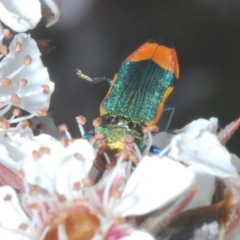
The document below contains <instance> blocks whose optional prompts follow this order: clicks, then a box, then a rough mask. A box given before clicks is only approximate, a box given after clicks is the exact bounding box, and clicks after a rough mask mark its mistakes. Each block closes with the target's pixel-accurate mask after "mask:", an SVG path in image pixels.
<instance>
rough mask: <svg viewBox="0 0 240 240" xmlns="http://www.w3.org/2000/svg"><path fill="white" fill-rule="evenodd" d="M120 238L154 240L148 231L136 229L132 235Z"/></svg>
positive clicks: (124, 239)
mask: <svg viewBox="0 0 240 240" xmlns="http://www.w3.org/2000/svg"><path fill="white" fill-rule="evenodd" d="M120 240H154V238H153V237H152V236H151V235H150V234H149V233H147V232H143V231H134V232H133V233H132V234H131V235H130V236H127V237H123V238H120Z"/></svg>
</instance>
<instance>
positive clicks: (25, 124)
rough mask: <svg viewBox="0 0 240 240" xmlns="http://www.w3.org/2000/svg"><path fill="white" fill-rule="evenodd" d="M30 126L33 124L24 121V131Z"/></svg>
mask: <svg viewBox="0 0 240 240" xmlns="http://www.w3.org/2000/svg"><path fill="white" fill-rule="evenodd" d="M29 126H31V122H30V121H29V120H23V121H22V129H26V128H27V127H29Z"/></svg>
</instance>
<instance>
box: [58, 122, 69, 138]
mask: <svg viewBox="0 0 240 240" xmlns="http://www.w3.org/2000/svg"><path fill="white" fill-rule="evenodd" d="M58 130H59V132H65V134H66V137H67V138H68V139H71V138H72V136H71V134H70V133H69V131H68V127H67V125H66V124H61V125H59V126H58Z"/></svg>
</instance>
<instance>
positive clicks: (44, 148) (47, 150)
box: [39, 147, 51, 155]
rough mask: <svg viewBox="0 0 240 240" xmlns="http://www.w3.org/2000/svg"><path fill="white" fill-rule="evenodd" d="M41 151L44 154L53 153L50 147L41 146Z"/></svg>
mask: <svg viewBox="0 0 240 240" xmlns="http://www.w3.org/2000/svg"><path fill="white" fill-rule="evenodd" d="M39 151H40V152H41V153H43V154H48V155H49V154H50V153H51V149H50V148H49V147H41V148H40V149H39Z"/></svg>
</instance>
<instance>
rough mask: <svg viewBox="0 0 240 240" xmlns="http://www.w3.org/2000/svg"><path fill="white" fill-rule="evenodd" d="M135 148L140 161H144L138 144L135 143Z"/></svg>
mask: <svg viewBox="0 0 240 240" xmlns="http://www.w3.org/2000/svg"><path fill="white" fill-rule="evenodd" d="M133 148H134V150H135V152H136V155H137V157H138V159H139V160H141V159H142V154H141V152H140V150H139V148H138V145H137V144H136V143H133Z"/></svg>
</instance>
